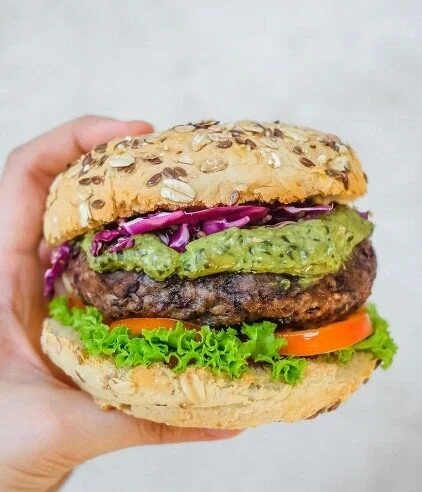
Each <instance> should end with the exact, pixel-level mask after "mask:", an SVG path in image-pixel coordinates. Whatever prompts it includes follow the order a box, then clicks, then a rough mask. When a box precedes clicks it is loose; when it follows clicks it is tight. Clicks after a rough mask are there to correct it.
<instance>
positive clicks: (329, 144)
mask: <svg viewBox="0 0 422 492" xmlns="http://www.w3.org/2000/svg"><path fill="white" fill-rule="evenodd" d="M318 140H319V139H318ZM320 141H321V143H323V144H324V145H325V146H326V147H330V149H333V150H335V151H336V152H338V148H339V146H338V143H337V142H335V141H334V140H326V139H322V140H320Z"/></svg>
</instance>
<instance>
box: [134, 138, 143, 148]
mask: <svg viewBox="0 0 422 492" xmlns="http://www.w3.org/2000/svg"><path fill="white" fill-rule="evenodd" d="M143 143H144V140H143V139H141V138H135V139H134V140H133V141H132V149H139V148H140V147H142V145H143Z"/></svg>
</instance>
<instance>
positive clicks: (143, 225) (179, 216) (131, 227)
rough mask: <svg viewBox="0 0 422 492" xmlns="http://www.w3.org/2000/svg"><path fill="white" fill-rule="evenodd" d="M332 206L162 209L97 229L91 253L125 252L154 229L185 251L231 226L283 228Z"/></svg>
mask: <svg viewBox="0 0 422 492" xmlns="http://www.w3.org/2000/svg"><path fill="white" fill-rule="evenodd" d="M333 207H334V205H333V204H331V205H315V206H313V207H311V206H307V207H300V206H292V205H277V206H273V207H271V208H270V207H264V206H260V205H235V206H225V207H213V208H207V209H204V210H195V211H192V212H186V211H184V210H177V211H176V212H159V213H156V214H151V215H148V216H145V217H138V218H136V219H133V220H129V221H128V222H125V221H123V220H122V221H121V222H120V224H119V226H118V227H117V228H116V229H111V230H110V229H105V230H103V231H100V232H98V233H97V234H96V235H95V236H94V240H93V242H92V245H91V253H92V254H93V255H94V256H98V255H99V254H100V253H101V252H102V251H103V249H104V248H105V247H106V246H108V250H109V251H110V252H120V251H123V250H124V249H126V248H130V247H132V246H133V241H132V240H131V236H135V235H137V234H145V233H147V232H154V231H157V235H158V237H159V238H160V239H161V240H162V241H163V243H164V244H167V245H168V246H169V247H170V248H173V249H175V250H176V251H184V250H185V248H186V245H187V244H188V243H189V241H190V240H192V239H197V238H198V237H202V236H207V235H209V234H215V233H216V232H220V231H223V230H226V229H229V228H231V227H244V226H245V225H264V224H265V225H268V226H269V227H281V226H283V225H285V223H286V224H288V223H292V221H297V220H299V219H312V218H315V217H318V216H319V215H321V214H323V213H327V212H330V211H331V210H333ZM177 226H178V227H177ZM176 227H177V228H176ZM116 240H117V242H116Z"/></svg>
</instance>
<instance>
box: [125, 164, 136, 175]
mask: <svg viewBox="0 0 422 492" xmlns="http://www.w3.org/2000/svg"><path fill="white" fill-rule="evenodd" d="M122 170H123V172H124V173H125V174H130V173H133V171H134V170H135V164H131V165H130V166H126V167H124V168H122Z"/></svg>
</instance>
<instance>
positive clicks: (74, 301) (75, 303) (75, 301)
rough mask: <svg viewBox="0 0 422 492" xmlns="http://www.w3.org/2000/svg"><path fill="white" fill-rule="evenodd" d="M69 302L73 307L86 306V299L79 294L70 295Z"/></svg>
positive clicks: (80, 307)
mask: <svg viewBox="0 0 422 492" xmlns="http://www.w3.org/2000/svg"><path fill="white" fill-rule="evenodd" d="M68 303H69V307H71V308H79V309H83V308H84V307H85V304H84V301H83V300H82V299H81V298H80V297H77V296H70V297H69V301H68Z"/></svg>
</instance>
